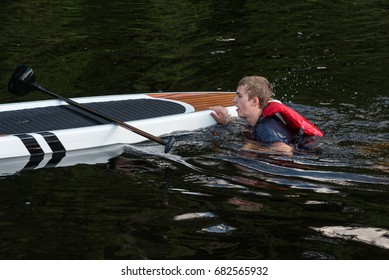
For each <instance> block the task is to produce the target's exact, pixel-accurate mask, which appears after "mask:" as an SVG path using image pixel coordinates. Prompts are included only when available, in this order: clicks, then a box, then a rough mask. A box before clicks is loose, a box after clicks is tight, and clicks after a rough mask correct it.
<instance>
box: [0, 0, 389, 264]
mask: <svg viewBox="0 0 389 280" xmlns="http://www.w3.org/2000/svg"><path fill="white" fill-rule="evenodd" d="M388 9H389V2H388V1H370V0H369V1H367V0H366V1H281V0H278V1H271V2H269V1H227V0H222V1H205V0H204V1H201V0H200V1H199V0H196V1H194V0H192V1H189V0H187V1H185V0H182V1H178V0H172V1H155V0H154V1H153V0H150V1H140V0H138V1H101V0H94V1H89V0H84V1H82V0H67V1H58V0H57V1H25V0H20V1H1V3H0V18H1V26H0V32H1V33H0V35H1V36H0V47H1V50H2V51H1V52H0V88H1V90H0V92H1V95H0V102H1V103H8V102H17V101H27V100H38V99H47V98H48V97H47V96H44V95H43V94H41V93H38V92H35V93H31V94H30V95H28V96H25V97H23V98H16V97H14V96H11V95H10V94H9V93H7V89H6V88H7V82H8V79H9V77H10V75H11V73H12V71H13V70H14V67H15V65H17V64H19V63H25V64H28V65H30V66H31V67H33V68H34V70H35V72H36V75H37V78H38V82H39V83H40V84H41V85H42V86H43V87H45V88H47V89H50V90H52V91H54V92H57V93H60V94H62V95H64V96H67V97H73V96H88V95H106V94H120V93H138V92H150V91H186V90H190V91H197V90H232V91H233V90H235V87H236V83H237V81H238V80H239V79H240V78H241V77H242V76H244V75H248V74H260V75H263V76H266V77H268V78H269V79H270V80H271V81H272V82H274V84H275V87H276V97H277V98H278V99H280V100H282V101H284V102H287V103H289V104H290V106H292V107H293V108H294V109H296V110H297V111H299V112H301V113H302V114H303V115H305V116H306V117H307V118H308V119H310V120H311V121H313V122H314V123H316V124H317V125H318V126H319V127H320V128H321V129H322V130H323V131H324V132H325V134H326V136H325V137H324V138H323V139H322V140H320V141H319V142H318V143H317V144H318V146H317V148H316V149H315V150H314V151H312V152H296V153H295V154H294V155H293V156H286V155H277V154H271V153H268V152H264V151H258V150H254V149H251V150H247V149H242V145H243V143H244V141H245V140H244V139H243V138H242V137H241V134H240V132H241V131H242V130H243V129H244V124H243V123H241V122H238V123H237V124H235V125H233V126H231V127H221V126H216V127H213V128H210V129H205V130H201V131H196V132H193V133H179V134H177V135H176V138H177V142H176V145H175V147H174V149H173V150H172V152H171V153H169V154H166V155H165V154H163V153H162V149H161V147H160V146H158V145H154V144H153V143H143V144H141V145H137V146H135V147H127V148H126V150H125V152H124V153H123V154H122V156H121V157H119V158H115V159H112V160H111V161H110V163H108V162H107V163H99V164H95V165H87V164H78V165H75V166H69V167H63V168H51V169H50V168H49V169H37V170H26V171H22V172H19V173H17V174H13V175H10V176H2V177H0V228H1V230H0V258H1V259H388V257H389V238H388V235H389V218H388V217H389V206H388V205H389V190H388V187H389V177H388V172H389V162H388V154H389V153H388V150H389V114H388V112H389V111H388V106H389V97H388V96H389V95H388V90H389V85H388V79H387V73H388V70H389V69H388V68H389V67H388V65H389V63H388V55H389V51H388V50H389V35H388V30H389V19H388V18H389V17H388ZM2 148H6V147H2Z"/></svg>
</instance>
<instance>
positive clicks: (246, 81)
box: [238, 76, 273, 109]
mask: <svg viewBox="0 0 389 280" xmlns="http://www.w3.org/2000/svg"><path fill="white" fill-rule="evenodd" d="M239 86H242V87H244V88H245V89H246V91H247V93H248V98H249V100H251V99H253V98H255V97H257V98H258V99H259V106H260V108H261V109H263V108H265V107H266V105H267V103H268V102H269V100H270V99H271V98H272V95H273V85H272V84H271V83H270V82H269V81H268V80H267V79H266V78H264V77H261V76H246V77H243V78H242V79H241V80H240V81H239V83H238V87H239Z"/></svg>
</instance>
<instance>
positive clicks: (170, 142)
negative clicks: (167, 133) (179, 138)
mask: <svg viewBox="0 0 389 280" xmlns="http://www.w3.org/2000/svg"><path fill="white" fill-rule="evenodd" d="M174 141H175V139H174V137H170V139H169V140H167V141H166V142H165V143H163V144H164V145H165V154H167V153H168V152H169V151H170V149H171V148H172V147H173V144H174Z"/></svg>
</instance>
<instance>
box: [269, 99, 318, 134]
mask: <svg viewBox="0 0 389 280" xmlns="http://www.w3.org/2000/svg"><path fill="white" fill-rule="evenodd" d="M274 115H275V116H277V117H278V118H279V119H280V120H281V121H282V122H283V123H284V124H285V125H287V126H288V127H290V128H291V129H293V130H296V131H297V132H298V133H299V134H301V135H302V134H305V135H308V136H319V137H322V136H323V135H324V134H323V132H321V131H320V130H319V129H318V128H317V127H316V126H315V125H313V124H312V123H311V122H309V121H308V120H307V119H306V118H304V117H303V116H301V115H300V114H299V113H297V112H296V111H294V110H293V109H291V108H289V107H287V106H285V105H284V104H282V103H281V102H280V101H278V100H271V101H270V102H269V103H268V105H267V106H266V107H265V109H263V111H262V117H263V118H265V117H268V116H274Z"/></svg>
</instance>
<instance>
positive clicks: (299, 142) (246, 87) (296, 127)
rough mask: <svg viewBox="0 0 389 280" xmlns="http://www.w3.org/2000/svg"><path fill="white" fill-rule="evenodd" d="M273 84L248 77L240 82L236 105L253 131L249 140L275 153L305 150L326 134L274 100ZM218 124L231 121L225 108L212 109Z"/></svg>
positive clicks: (265, 80)
mask: <svg viewBox="0 0 389 280" xmlns="http://www.w3.org/2000/svg"><path fill="white" fill-rule="evenodd" d="M272 95H273V85H272V84H271V83H270V82H269V81H268V80H267V79H266V78H264V77H261V76H247V77H244V78H242V79H241V80H240V81H239V83H238V88H237V90H236V96H235V97H234V104H235V106H236V107H237V113H238V116H239V117H240V118H242V119H244V120H246V121H247V122H248V123H249V125H250V128H251V135H250V139H252V140H257V141H259V142H261V143H263V144H266V145H267V146H269V147H270V148H271V149H272V150H275V151H281V152H286V153H290V152H291V151H293V147H292V146H296V147H299V148H301V147H303V146H304V145H305V144H307V143H309V142H311V141H312V140H314V139H315V138H317V137H322V136H323V133H322V132H321V131H320V130H319V129H318V128H317V127H316V126H314V125H313V124H312V123H310V122H309V121H308V120H306V119H305V118H304V117H302V116H301V115H299V114H298V113H297V112H296V111H294V110H292V109H291V108H289V107H287V106H285V105H283V104H281V102H279V101H277V100H273V99H272ZM210 109H211V110H212V111H213V112H211V116H212V117H213V118H214V119H215V120H216V121H217V122H218V123H227V122H229V121H230V116H229V114H228V111H227V109H226V108H224V107H220V106H216V107H211V108H210Z"/></svg>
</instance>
